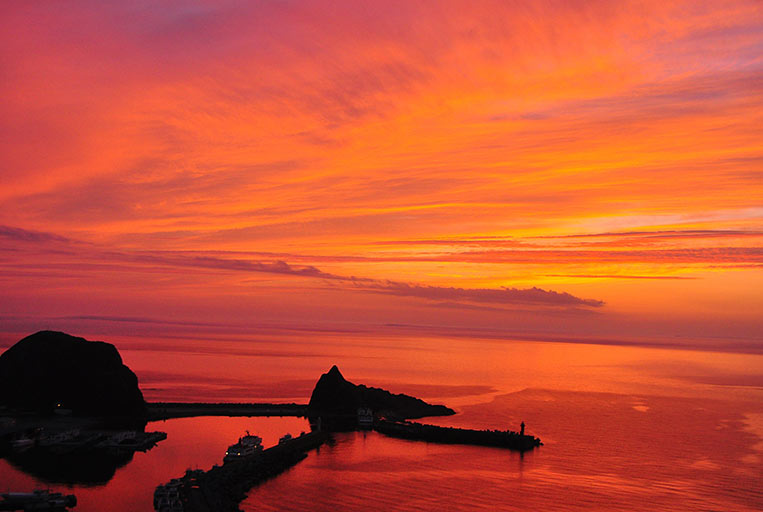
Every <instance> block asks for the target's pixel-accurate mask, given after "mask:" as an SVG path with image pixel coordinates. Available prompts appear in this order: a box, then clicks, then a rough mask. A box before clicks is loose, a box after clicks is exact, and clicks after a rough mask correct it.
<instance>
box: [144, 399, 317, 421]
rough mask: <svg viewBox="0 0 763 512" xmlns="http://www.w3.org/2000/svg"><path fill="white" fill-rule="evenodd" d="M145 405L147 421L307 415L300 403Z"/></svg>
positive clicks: (178, 403) (162, 403)
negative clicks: (204, 417) (212, 417)
mask: <svg viewBox="0 0 763 512" xmlns="http://www.w3.org/2000/svg"><path fill="white" fill-rule="evenodd" d="M146 405H147V408H148V419H149V421H156V420H166V419H170V418H189V417H196V416H307V406H306V405H302V404H248V403H230V404H228V403H220V404H213V403H182V402H153V403H148V404H146Z"/></svg>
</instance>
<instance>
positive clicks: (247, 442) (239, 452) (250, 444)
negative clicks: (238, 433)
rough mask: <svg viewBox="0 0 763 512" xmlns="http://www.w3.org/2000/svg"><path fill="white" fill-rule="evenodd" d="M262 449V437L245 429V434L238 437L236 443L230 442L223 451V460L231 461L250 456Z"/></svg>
mask: <svg viewBox="0 0 763 512" xmlns="http://www.w3.org/2000/svg"><path fill="white" fill-rule="evenodd" d="M261 451H262V438H261V437H259V436H255V435H252V434H250V433H249V431H248V430H247V431H246V435H245V436H242V437H239V438H238V442H237V443H236V444H232V445H230V446H229V447H228V450H227V451H226V452H225V457H224V458H223V462H231V461H233V460H238V459H241V458H244V457H251V456H252V455H255V454H257V453H259V452H261Z"/></svg>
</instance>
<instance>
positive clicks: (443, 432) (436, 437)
mask: <svg viewBox="0 0 763 512" xmlns="http://www.w3.org/2000/svg"><path fill="white" fill-rule="evenodd" d="M374 430H376V431H377V432H380V433H382V434H384V435H388V436H390V437H399V438H402V439H413V440H419V441H428V442H433V443H449V444H474V445H480V446H494V447H497V448H507V449H510V450H517V451H527V450H532V449H533V448H535V447H538V446H542V445H543V443H542V442H541V440H540V439H538V438H537V437H533V436H529V435H525V434H521V433H519V432H514V431H512V430H472V429H466V428H454V427H440V426H437V425H426V424H423V423H416V422H412V421H392V420H386V419H380V420H378V421H376V422H375V423H374Z"/></svg>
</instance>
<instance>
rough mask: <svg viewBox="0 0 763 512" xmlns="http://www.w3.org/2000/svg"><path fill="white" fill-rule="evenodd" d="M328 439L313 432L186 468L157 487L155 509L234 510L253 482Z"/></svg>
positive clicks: (188, 511) (279, 470) (275, 472)
mask: <svg viewBox="0 0 763 512" xmlns="http://www.w3.org/2000/svg"><path fill="white" fill-rule="evenodd" d="M328 438H329V434H328V433H326V432H321V431H316V432H310V433H307V434H302V435H300V436H297V437H294V438H292V439H289V440H286V441H283V442H281V443H279V444H277V445H276V446H273V447H271V448H268V449H266V450H263V451H262V452H260V453H257V454H255V455H252V456H250V457H245V458H242V459H239V460H234V461H231V462H227V463H225V464H223V465H216V466H213V467H212V469H210V470H208V471H203V470H195V471H190V470H189V471H186V474H185V475H184V476H182V477H181V478H176V479H174V480H172V481H170V482H168V483H167V484H164V485H160V486H159V487H157V488H156V492H155V494H154V509H155V510H157V511H159V512H168V511H172V512H180V511H183V512H229V511H230V512H237V511H238V510H239V508H238V504H239V503H240V502H241V501H242V500H243V499H244V498H245V497H246V493H247V492H248V491H249V490H250V489H251V488H252V487H254V486H255V485H257V484H259V483H261V482H263V481H264V480H267V479H268V478H272V477H274V476H276V475H278V474H279V473H282V472H283V471H286V470H287V469H289V468H290V467H292V466H294V465H295V464H297V463H299V462H300V461H302V460H303V459H305V458H306V457H307V452H308V451H310V450H312V449H315V448H318V447H319V446H320V445H322V444H323V443H324V442H326V441H327V440H328Z"/></svg>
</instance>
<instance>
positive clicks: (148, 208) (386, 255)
mask: <svg viewBox="0 0 763 512" xmlns="http://www.w3.org/2000/svg"><path fill="white" fill-rule="evenodd" d="M0 14H1V15H0V97H2V102H0V183H1V184H2V186H1V187H0V289H2V292H1V293H0V331H2V332H4V333H10V334H7V336H9V337H11V338H13V337H16V339H18V337H17V336H16V334H18V333H22V334H29V333H31V332H34V331H36V330H39V329H42V328H53V329H60V330H66V331H67V332H70V333H72V334H80V333H92V332H100V333H122V334H131V333H132V334H141V333H147V332H151V333H153V334H156V333H175V334H177V333H197V334H198V333H202V334H203V333H205V332H215V331H226V332H228V331H230V332H236V333H243V334H246V333H254V332H258V331H261V330H279V329H282V330H291V331H293V332H298V333H305V335H306V336H308V335H309V334H310V333H311V332H329V331H330V332H339V333H341V332H346V333H354V334H353V335H359V334H358V333H361V334H362V333H367V334H369V335H378V334H389V335H395V334H397V333H405V334H406V335H407V336H408V335H410V334H411V333H413V334H415V335H419V336H437V335H441V334H443V333H446V334H449V335H454V334H455V335H459V336H465V337H468V336H477V335H479V336H486V337H497V338H502V337H507V338H511V337H514V338H523V339H538V340H546V339H547V340H570V341H577V340H593V341H597V340H598V341H600V342H613V343H619V342H623V343H625V342H628V343H631V342H636V343H647V344H653V343H657V344H659V343H665V344H673V345H676V344H677V345H681V346H686V347H689V348H692V347H695V348H706V347H715V348H719V349H721V350H731V351H754V352H761V351H763V321H761V318H763V199H762V198H763V129H762V128H761V127H763V4H761V2H760V1H758V0H729V1H724V2H718V1H702V0H689V1H680V0H678V1H670V0H659V1H652V0H641V1H623V2H612V1H610V0H603V1H596V0H590V1H576V0H566V1H561V0H559V1H555V0H539V1H506V0H503V1H496V2H492V1H479V2H467V1H464V2H458V1H448V0H443V1H438V2H416V1H409V0H406V1H399V2H397V1H385V2H358V1H347V2H342V1H330V2H321V1H316V2H311V1H304V2H298V1H288V0H278V1H275V0H263V1H260V2H243V1H240V2H233V1H217V2H211V1H210V2H205V1H195V2H194V1H185V2H160V3H157V2H148V1H135V2H103V1H92V2H87V1H72V2H57V1H50V2H45V1H41V2H27V1H15V0H8V1H5V2H3V3H2V5H0Z"/></svg>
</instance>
